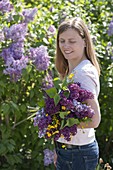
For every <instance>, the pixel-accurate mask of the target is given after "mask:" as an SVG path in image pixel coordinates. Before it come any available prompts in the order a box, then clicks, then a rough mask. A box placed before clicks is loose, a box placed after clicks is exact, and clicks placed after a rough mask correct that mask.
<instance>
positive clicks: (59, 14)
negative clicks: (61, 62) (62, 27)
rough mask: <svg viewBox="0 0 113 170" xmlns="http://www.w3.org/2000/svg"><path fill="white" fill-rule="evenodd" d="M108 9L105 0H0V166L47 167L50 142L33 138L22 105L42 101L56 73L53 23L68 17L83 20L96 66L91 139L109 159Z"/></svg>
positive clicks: (112, 84) (112, 32) (111, 52)
mask: <svg viewBox="0 0 113 170" xmlns="http://www.w3.org/2000/svg"><path fill="white" fill-rule="evenodd" d="M112 10H113V7H112V2H111V1H107V2H106V3H105V2H104V1H98V2H96V1H92V3H90V1H85V2H84V1H81V2H77V1H72V0H70V1H69V0H65V2H64V1H63V2H62V1H59V0H52V1H51V0H50V1H48V0H43V1H42V0H38V1H34V0H31V1H30V0H29V1H27V0H21V1H19V0H17V1H15V0H1V1H0V168H1V170H6V169H7V170H12V169H17V170H20V169H22V170H24V169H27V170H31V169H33V170H37V169H40V170H50V169H53V163H52V161H53V144H52V143H51V140H50V141H49V140H48V141H46V140H44V139H39V138H38V134H37V133H36V129H37V128H35V127H34V126H33V120H32V118H31V113H29V112H28V106H29V107H31V108H32V107H35V106H42V105H43V95H42V91H41V89H42V87H43V88H44V89H45V88H46V89H47V88H49V87H51V86H52V77H55V76H57V73H56V71H55V68H54V57H55V42H56V30H57V28H58V26H59V23H61V22H62V21H63V20H64V19H65V18H66V17H67V18H69V17H71V16H80V17H83V18H84V20H85V21H86V23H87V25H88V27H89V29H90V31H91V34H92V38H93V41H94V44H95V49H96V53H97V56H98V57H99V59H100V63H101V65H102V74H101V93H100V96H99V101H100V105H101V112H102V123H101V125H100V127H99V128H98V130H97V138H98V141H99V145H100V154H101V157H103V158H104V160H105V162H107V161H110V163H111V162H112V161H111V160H112V158H113V154H112V153H113V152H112V145H111V144H112V140H113V135H112V129H113V114H112V110H113V105H111V101H112V100H113V95H112V88H113V45H112V44H113V39H112V37H113V19H112ZM31 110H32V109H31ZM108 124H109V126H108ZM48 148H49V149H50V150H48ZM43 151H44V152H43ZM107 153H109V155H107V157H106V155H105V154H107ZM44 154H45V156H44ZM48 155H51V156H50V159H49V156H48ZM106 159H107V160H106Z"/></svg>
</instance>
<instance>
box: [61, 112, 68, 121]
mask: <svg viewBox="0 0 113 170" xmlns="http://www.w3.org/2000/svg"><path fill="white" fill-rule="evenodd" d="M65 116H67V111H66V112H60V117H61V118H62V119H64V118H65Z"/></svg>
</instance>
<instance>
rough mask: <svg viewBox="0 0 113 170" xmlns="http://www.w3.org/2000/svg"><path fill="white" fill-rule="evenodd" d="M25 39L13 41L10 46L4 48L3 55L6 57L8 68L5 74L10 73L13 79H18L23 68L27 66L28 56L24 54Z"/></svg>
mask: <svg viewBox="0 0 113 170" xmlns="http://www.w3.org/2000/svg"><path fill="white" fill-rule="evenodd" d="M23 47H24V43H23V41H20V42H15V43H12V44H11V45H10V46H9V47H8V48H5V49H3V50H2V53H1V56H2V57H3V59H4V62H5V67H6V69H5V70H4V71H3V72H4V74H6V75H10V79H11V81H15V82H16V81H18V79H19V78H20V77H21V74H22V69H24V68H26V66H27V63H28V57H27V56H24V54H23V53H24V50H23V49H24V48H23Z"/></svg>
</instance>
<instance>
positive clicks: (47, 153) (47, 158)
mask: <svg viewBox="0 0 113 170" xmlns="http://www.w3.org/2000/svg"><path fill="white" fill-rule="evenodd" d="M53 159H54V152H53V151H51V150H49V149H45V150H44V165H45V166H48V165H50V164H52V163H53Z"/></svg>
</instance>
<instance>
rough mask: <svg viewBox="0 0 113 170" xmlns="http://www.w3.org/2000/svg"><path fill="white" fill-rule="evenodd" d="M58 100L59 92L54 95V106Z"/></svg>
mask: <svg viewBox="0 0 113 170" xmlns="http://www.w3.org/2000/svg"><path fill="white" fill-rule="evenodd" d="M59 101H60V96H59V94H56V95H55V97H54V102H55V106H56V105H57V104H58V102H59Z"/></svg>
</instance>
